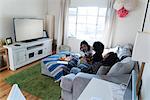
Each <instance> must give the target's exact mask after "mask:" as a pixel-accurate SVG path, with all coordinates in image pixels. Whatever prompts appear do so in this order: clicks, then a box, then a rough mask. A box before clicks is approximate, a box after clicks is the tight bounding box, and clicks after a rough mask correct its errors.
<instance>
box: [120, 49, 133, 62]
mask: <svg viewBox="0 0 150 100" xmlns="http://www.w3.org/2000/svg"><path fill="white" fill-rule="evenodd" d="M126 57H131V50H130V49H128V48H124V47H120V48H119V50H118V58H119V59H120V60H123V59H124V58H126Z"/></svg>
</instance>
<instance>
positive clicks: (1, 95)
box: [0, 61, 41, 100]
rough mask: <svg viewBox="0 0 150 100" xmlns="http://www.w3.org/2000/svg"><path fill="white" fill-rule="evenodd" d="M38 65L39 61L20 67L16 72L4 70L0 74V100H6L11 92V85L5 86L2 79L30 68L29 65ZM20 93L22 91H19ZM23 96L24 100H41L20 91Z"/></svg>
mask: <svg viewBox="0 0 150 100" xmlns="http://www.w3.org/2000/svg"><path fill="white" fill-rule="evenodd" d="M37 63H39V61H37V62H34V63H32V64H29V65H27V66H24V67H21V68H19V69H17V70H16V71H11V70H4V71H2V72H0V100H6V99H7V96H8V94H9V92H10V90H11V87H12V86H11V85H9V84H7V83H6V82H5V81H4V79H5V78H6V77H8V76H10V75H13V74H16V73H18V72H20V71H22V70H24V69H27V68H29V67H31V65H35V64H37ZM21 91H22V90H21ZM22 93H23V95H24V96H25V98H26V99H27V100H41V99H40V98H38V97H36V96H33V95H31V94H29V93H27V92H25V91H22Z"/></svg>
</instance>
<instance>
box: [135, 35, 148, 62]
mask: <svg viewBox="0 0 150 100" xmlns="http://www.w3.org/2000/svg"><path fill="white" fill-rule="evenodd" d="M132 60H134V61H140V62H145V63H147V62H150V33H145V32H138V33H137V36H136V39H135V43H134V47H133V53H132Z"/></svg>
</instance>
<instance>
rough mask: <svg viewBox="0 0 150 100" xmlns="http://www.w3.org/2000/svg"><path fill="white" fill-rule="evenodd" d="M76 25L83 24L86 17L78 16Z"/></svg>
mask: <svg viewBox="0 0 150 100" xmlns="http://www.w3.org/2000/svg"><path fill="white" fill-rule="evenodd" d="M77 23H78V24H79V23H80V24H85V23H86V16H78V19H77Z"/></svg>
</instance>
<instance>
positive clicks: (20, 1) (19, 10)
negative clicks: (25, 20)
mask: <svg viewBox="0 0 150 100" xmlns="http://www.w3.org/2000/svg"><path fill="white" fill-rule="evenodd" d="M46 14H47V0H0V38H6V37H10V36H12V37H13V36H14V35H13V20H12V19H13V17H36V18H42V17H44V15H46Z"/></svg>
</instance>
